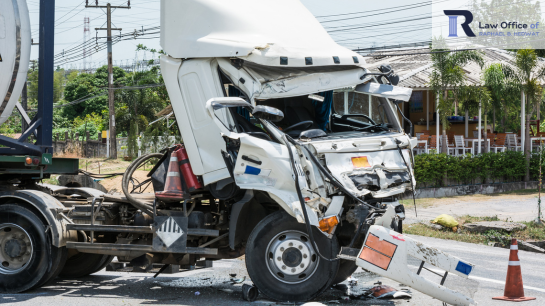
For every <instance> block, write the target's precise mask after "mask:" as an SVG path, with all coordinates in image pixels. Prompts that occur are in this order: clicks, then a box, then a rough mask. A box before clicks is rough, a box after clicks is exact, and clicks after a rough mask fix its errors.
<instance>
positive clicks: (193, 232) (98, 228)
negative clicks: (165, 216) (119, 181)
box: [66, 224, 220, 237]
mask: <svg viewBox="0 0 545 306" xmlns="http://www.w3.org/2000/svg"><path fill="white" fill-rule="evenodd" d="M66 229H68V230H77V231H87V232H90V231H95V232H110V233H141V234H153V233H154V232H155V231H154V229H153V227H152V226H151V225H150V226H130V225H91V224H68V225H66ZM219 234H220V232H219V231H218V230H212V229H204V228H188V229H187V235H189V236H208V237H217V236H219Z"/></svg>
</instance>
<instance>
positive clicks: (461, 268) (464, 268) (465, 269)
mask: <svg viewBox="0 0 545 306" xmlns="http://www.w3.org/2000/svg"><path fill="white" fill-rule="evenodd" d="M471 269H473V267H471V266H470V265H468V264H466V263H465V262H461V261H459V262H458V265H457V266H456V271H458V272H460V273H464V274H465V275H469V273H471Z"/></svg>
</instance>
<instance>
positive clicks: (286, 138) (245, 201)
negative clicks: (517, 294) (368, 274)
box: [0, 0, 473, 305]
mask: <svg viewBox="0 0 545 306" xmlns="http://www.w3.org/2000/svg"><path fill="white" fill-rule="evenodd" d="M0 5H1V7H0V25H1V24H2V23H4V28H3V29H4V32H2V28H1V27H0V42H1V43H0V54H1V55H2V61H1V62H0V99H3V100H2V103H3V104H2V113H1V114H0V120H4V121H5V119H6V118H7V117H9V116H10V115H11V113H12V110H13V109H14V107H17V100H18V96H19V94H20V91H21V89H22V84H23V82H25V80H26V73H27V70H28V62H29V56H30V54H29V49H30V22H29V18H28V9H27V7H26V1H25V0H1V2H0ZM53 13H54V1H53V0H42V1H41V6H40V14H41V15H40V16H41V18H40V46H39V48H40V61H39V64H40V71H39V73H40V84H39V86H40V90H41V92H40V93H41V95H40V96H39V97H40V100H39V104H40V106H39V111H38V113H37V115H36V116H35V117H34V118H33V119H32V120H30V119H29V128H28V129H27V130H26V131H24V132H23V134H22V136H21V138H19V139H10V138H8V137H6V136H0V144H2V145H4V147H5V148H0V154H1V156H0V292H3V293H17V292H24V291H27V290H31V289H33V288H37V287H40V286H43V285H44V284H47V283H48V282H50V281H52V280H53V279H55V278H56V277H58V276H59V277H83V276H86V275H89V274H92V273H95V272H97V271H99V270H101V269H103V268H104V267H105V266H106V265H108V264H109V263H110V262H111V261H112V260H113V259H114V257H116V258H117V260H118V261H119V262H128V263H131V264H132V265H133V266H138V267H141V268H142V269H144V270H145V269H149V268H150V267H152V265H153V264H162V265H164V266H163V267H167V266H168V265H184V266H195V265H196V264H198V263H199V262H202V261H204V260H208V261H214V260H220V259H226V258H238V257H240V256H242V255H245V260H246V267H247V270H248V274H249V275H250V277H251V279H252V281H253V283H254V284H255V285H256V286H257V288H258V289H259V291H260V292H261V293H262V294H264V295H265V296H267V297H269V298H272V299H275V300H280V301H306V300H310V299H313V298H315V297H316V296H318V295H319V294H320V293H322V292H323V291H325V290H326V289H327V288H329V287H330V286H331V285H332V284H336V283H340V282H342V281H344V280H346V279H347V278H348V277H349V276H350V275H351V274H352V273H353V272H354V271H355V270H356V268H357V267H358V266H360V267H362V268H364V269H366V270H368V271H372V272H374V273H377V274H379V275H383V276H386V277H389V278H392V279H395V280H398V281H400V282H402V283H404V284H407V285H409V286H412V287H413V288H415V289H417V290H420V291H422V292H424V293H426V294H429V295H431V296H433V297H435V298H438V299H441V300H443V301H445V302H448V303H451V304H459V305H469V304H470V303H472V302H473V301H472V300H471V298H469V297H465V296H464V295H462V294H460V293H458V292H455V291H453V290H450V289H448V288H446V287H444V286H442V285H443V283H441V284H434V283H432V282H430V281H429V280H427V279H425V278H423V277H422V276H420V275H419V273H414V272H411V271H410V270H409V269H408V265H407V256H408V255H410V256H413V257H415V258H417V259H419V260H421V261H422V266H423V265H424V263H428V264H430V265H434V266H436V267H438V268H441V269H443V270H445V271H446V272H447V273H452V274H455V275H457V276H459V277H466V278H467V276H468V275H469V273H470V272H471V270H472V269H473V265H472V264H470V263H467V262H464V261H462V260H461V259H459V258H456V257H454V256H451V255H448V254H445V253H443V252H441V251H439V250H435V249H433V248H430V247H427V246H425V245H423V244H421V243H419V242H417V241H414V240H412V239H411V238H409V237H405V236H404V235H403V234H402V222H403V219H404V218H405V210H404V206H403V205H402V204H400V202H399V199H400V197H401V196H402V195H403V194H405V193H406V192H408V193H413V194H414V188H415V184H416V181H415V179H414V171H413V156H412V149H413V148H414V146H415V145H416V140H415V138H412V137H411V136H410V134H409V133H406V132H405V131H404V129H403V128H402V125H401V123H400V118H401V120H404V119H403V118H402V115H400V112H398V106H397V104H398V103H399V102H400V101H408V100H409V98H410V96H411V89H409V88H403V87H399V86H397V84H398V82H399V77H398V76H397V75H395V73H394V71H393V70H392V68H391V67H390V66H388V65H384V66H381V67H374V68H373V70H372V71H371V70H370V69H369V68H368V67H367V66H366V65H365V58H364V57H362V56H360V55H359V54H357V53H355V52H352V51H350V50H348V49H346V48H344V47H341V46H339V45H338V44H336V43H335V42H334V41H333V40H332V38H331V37H330V36H329V35H328V34H327V32H326V31H325V30H324V29H323V27H322V26H321V25H320V23H319V22H318V21H317V20H316V19H315V18H314V16H313V15H312V14H311V13H310V12H309V11H308V10H307V9H306V8H305V7H304V6H303V5H302V4H301V3H300V2H299V1H294V0H275V1H272V0H267V1H251V0H233V1H218V0H162V1H161V46H162V47H163V50H164V51H165V55H163V56H161V72H162V75H163V78H164V80H165V85H166V88H167V90H168V94H169V97H170V101H171V104H172V109H173V112H174V115H175V117H176V121H177V123H178V126H179V129H180V134H181V136H182V139H183V144H179V145H176V146H173V147H171V148H165V149H164V150H163V151H161V152H157V153H153V154H148V155H144V156H141V157H139V158H137V159H136V160H134V161H133V162H132V163H131V165H130V166H129V167H128V169H127V170H126V172H125V174H124V175H123V180H122V187H123V194H105V193H103V192H101V191H99V190H95V189H91V188H76V187H61V186H50V185H45V184H40V181H41V179H43V178H47V177H49V176H50V175H51V174H77V173H78V162H77V160H76V159H62V158H54V157H53V156H52V150H51V139H50V138H51V128H52V125H51V122H52V121H51V120H52V118H51V117H52V92H51V89H50V88H49V87H48V86H50V85H52V84H49V83H48V81H49V79H48V78H50V77H51V75H52V66H53V65H52V58H53V31H54V17H52V16H54V14H53ZM3 33H4V35H3V36H2V34H3ZM345 92H350V94H351V95H352V96H353V97H354V99H353V101H354V100H355V101H356V102H355V103H351V104H350V105H348V101H347V100H346V99H341V97H344V96H345ZM400 116H401V117H400ZM2 122H3V121H2ZM30 135H34V138H35V139H36V140H35V141H31V142H25V140H26V139H27V138H28V136H30ZM48 137H49V138H48ZM48 139H49V140H48ZM149 161H154V163H155V166H154V167H153V169H152V170H151V171H149V173H148V179H147V180H145V181H144V182H141V183H137V184H135V183H133V182H134V181H133V180H132V179H131V178H132V175H133V174H134V172H135V171H136V170H137V169H139V167H140V166H141V165H143V164H144V163H147V162H149ZM144 184H151V185H152V186H153V190H154V192H153V193H148V194H145V193H139V192H137V191H139V190H141V188H140V187H142V186H143V185H144ZM420 270H421V269H420ZM418 272H420V271H418ZM446 275H447V274H445V277H446ZM443 281H444V280H443Z"/></svg>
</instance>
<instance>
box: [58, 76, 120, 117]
mask: <svg viewBox="0 0 545 306" xmlns="http://www.w3.org/2000/svg"><path fill="white" fill-rule="evenodd" d="M125 75H126V73H125V71H124V70H123V69H121V68H119V67H114V85H116V86H120V85H125V84H124V83H123V81H124V80H125ZM70 77H71V78H72V77H73V75H72V74H70ZM107 87H108V67H107V66H102V67H100V68H98V69H97V71H96V72H95V73H94V74H89V73H81V74H79V75H77V76H76V77H74V78H73V80H72V81H70V82H68V84H67V85H66V87H65V90H64V98H65V102H64V103H69V102H72V101H76V100H79V99H83V98H87V97H92V96H95V95H100V94H102V95H100V96H98V97H95V98H93V99H89V100H87V101H84V102H81V103H77V104H74V105H69V106H65V107H62V115H63V116H64V117H65V118H66V119H67V120H68V121H70V122H71V121H73V120H74V119H75V118H77V117H81V116H86V115H90V114H92V113H95V114H102V112H103V111H104V110H107V109H108V95H107V90H106V89H107Z"/></svg>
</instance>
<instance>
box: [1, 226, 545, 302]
mask: <svg viewBox="0 0 545 306" xmlns="http://www.w3.org/2000/svg"><path fill="white" fill-rule="evenodd" d="M414 238H415V239H417V240H420V241H422V242H424V243H426V244H428V245H430V246H433V247H436V248H439V249H441V250H443V251H446V252H449V253H451V254H453V255H456V256H459V257H461V258H463V259H465V260H467V261H469V262H471V263H474V264H476V265H477V267H476V269H475V270H474V272H473V273H472V277H471V279H469V280H464V281H462V279H461V278H459V277H456V276H449V278H447V283H446V284H447V286H452V287H453V289H458V290H463V291H464V292H465V293H471V292H474V298H475V300H476V301H477V302H478V303H479V305H507V303H508V302H502V301H494V300H492V299H491V298H492V297H494V296H501V295H503V287H504V280H505V275H506V272H507V261H508V257H509V250H507V249H501V248H494V247H489V246H484V245H475V244H468V243H462V242H455V241H447V240H441V239H434V238H427V237H416V236H415V237H414ZM519 257H520V260H521V266H522V271H523V280H524V285H525V292H526V296H532V297H536V298H537V300H535V301H530V302H524V304H523V305H525V306H533V305H545V269H544V267H545V255H542V254H537V253H530V252H525V251H519ZM418 264H419V263H418V262H416V261H411V268H412V269H415V270H416V269H417V266H418ZM230 274H237V276H236V278H243V277H246V280H245V283H248V284H251V280H249V278H248V276H247V273H246V270H245V267H244V261H243V260H238V259H234V260H221V261H217V262H215V263H214V268H208V269H202V270H195V271H190V272H184V273H179V274H171V275H162V276H160V277H158V278H156V279H154V278H153V277H152V276H153V275H152V274H147V273H126V272H106V271H101V272H99V273H96V274H94V275H92V276H89V277H86V278H81V279H58V280H57V281H55V282H54V283H53V284H51V285H50V286H48V287H44V288H41V289H38V290H34V291H32V292H27V293H24V294H7V295H0V303H2V304H9V305H17V306H23V305H29V306H36V305H40V306H48V305H51V306H53V305H54V306H69V305H70V306H72V305H78V306H79V305H159V304H160V305H252V304H253V305H278V304H277V303H276V302H273V301H270V300H268V299H266V298H265V297H263V296H260V298H259V299H258V301H256V302H254V303H249V302H246V301H244V300H242V297H241V284H237V285H233V284H231V282H230V281H229V279H230V278H231V277H230V276H229V275H230ZM424 275H425V277H427V278H429V279H430V280H433V281H437V282H439V281H440V278H439V277H438V276H435V275H433V274H430V273H428V274H424ZM353 277H354V278H356V279H358V284H357V286H355V287H352V288H351V293H352V294H354V295H358V294H359V293H361V292H363V291H364V290H365V288H369V287H372V286H373V283H375V282H377V281H382V282H383V283H384V284H386V285H390V286H393V287H395V288H398V289H401V288H406V287H402V286H400V284H399V283H397V282H394V281H392V280H389V279H384V278H382V277H379V276H377V275H372V274H369V273H365V272H363V271H361V270H360V269H358V271H357V272H356V273H355V274H354V275H353ZM411 292H412V294H413V298H412V299H410V300H362V299H350V300H344V299H343V296H346V292H345V291H343V290H338V289H333V288H332V289H329V290H328V291H326V292H325V293H324V294H323V295H321V296H320V297H318V298H317V299H316V301H314V302H319V303H322V304H325V305H407V306H408V305H418V306H424V305H438V306H440V305H441V304H442V303H441V302H440V301H438V300H435V299H432V298H430V297H428V296H426V295H424V294H421V293H419V292H417V291H415V290H411ZM282 305H294V304H289V303H283V304H282ZM307 305H309V306H310V305H313V303H307ZM314 305H321V304H314Z"/></svg>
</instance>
